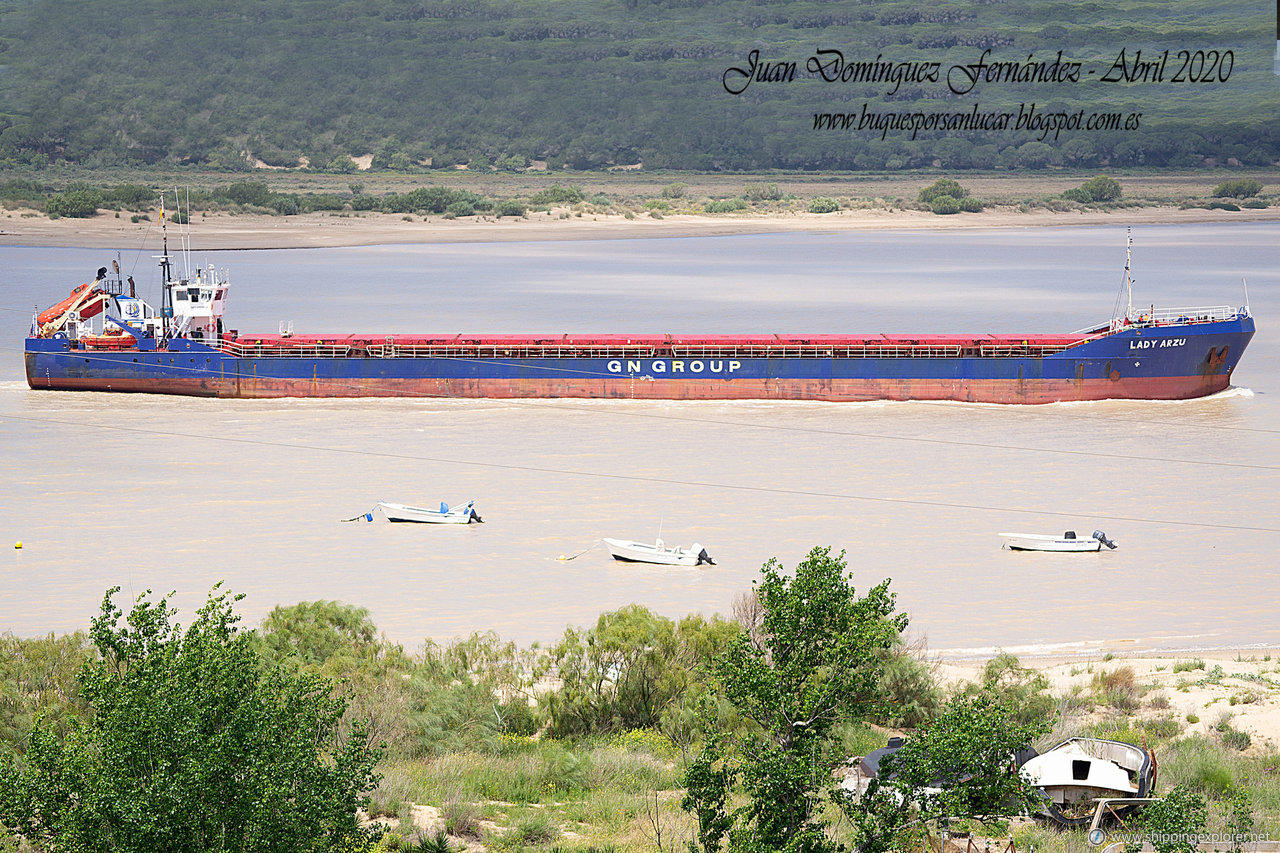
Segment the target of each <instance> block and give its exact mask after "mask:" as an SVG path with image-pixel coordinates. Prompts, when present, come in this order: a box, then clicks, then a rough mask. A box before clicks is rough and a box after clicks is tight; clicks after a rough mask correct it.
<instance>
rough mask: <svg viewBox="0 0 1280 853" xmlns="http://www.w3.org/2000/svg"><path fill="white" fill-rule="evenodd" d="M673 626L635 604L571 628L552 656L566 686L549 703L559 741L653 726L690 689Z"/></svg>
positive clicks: (548, 712)
mask: <svg viewBox="0 0 1280 853" xmlns="http://www.w3.org/2000/svg"><path fill="white" fill-rule="evenodd" d="M680 658H681V655H680V646H679V641H678V638H677V636H676V626H675V624H674V623H673V622H672V621H671V620H670V619H667V618H666V617H664V616H659V615H657V614H654V613H651V612H650V611H649V610H648V609H647V608H644V607H641V606H640V605H638V604H631V605H628V606H626V607H624V608H622V609H621V610H616V611H614V612H612V613H602V614H600V618H599V619H598V620H597V621H596V625H595V627H594V628H592V629H590V630H588V631H579V630H577V629H574V628H569V629H567V630H566V631H565V633H564V639H562V640H561V641H560V642H559V643H558V644H557V645H556V646H555V647H554V648H553V649H552V650H551V655H550V660H551V662H553V663H554V665H555V668H556V671H557V673H558V675H559V677H560V680H561V687H560V689H559V690H557V691H555V692H554V693H549V694H547V695H546V696H545V697H544V703H545V706H546V709H547V714H548V716H549V717H550V720H551V734H553V735H555V736H556V737H562V736H564V735H572V734H585V733H589V732H611V731H616V730H619V729H637V728H648V727H656V726H657V725H658V722H659V720H660V718H661V715H662V712H663V711H664V710H665V709H666V708H667V706H668V705H669V704H671V702H672V701H674V700H675V699H676V698H677V697H678V696H680V695H681V694H682V693H683V692H684V690H685V688H686V687H687V685H688V681H689V676H688V671H687V669H686V668H685V667H684V666H682V665H681V660H680Z"/></svg>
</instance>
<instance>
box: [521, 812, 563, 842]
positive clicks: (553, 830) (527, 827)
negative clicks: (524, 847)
mask: <svg viewBox="0 0 1280 853" xmlns="http://www.w3.org/2000/svg"><path fill="white" fill-rule="evenodd" d="M509 835H510V836H513V840H517V841H519V842H520V843H523V844H546V843H547V842H548V841H551V840H552V839H554V838H558V837H559V836H560V825H559V824H557V823H556V822H555V820H553V819H552V817H551V815H549V814H547V813H546V812H537V813H536V814H532V815H530V816H529V817H526V818H524V819H523V820H521V821H520V822H519V823H517V824H516V826H515V828H514V829H513V830H512V831H511V833H509Z"/></svg>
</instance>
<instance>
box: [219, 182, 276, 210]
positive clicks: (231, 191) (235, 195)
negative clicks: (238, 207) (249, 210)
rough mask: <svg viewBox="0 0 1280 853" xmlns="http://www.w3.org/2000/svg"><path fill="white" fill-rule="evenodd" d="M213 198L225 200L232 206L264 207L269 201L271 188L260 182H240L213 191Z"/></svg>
mask: <svg viewBox="0 0 1280 853" xmlns="http://www.w3.org/2000/svg"><path fill="white" fill-rule="evenodd" d="M214 198H225V199H226V200H227V201H230V202H232V203H233V204H245V205H252V206H253V207H266V206H267V205H268V204H269V203H270V201H271V188H270V187H268V186H267V185H266V184H265V183H263V182H262V181H241V182H240V183H235V184H231V185H229V186H226V187H222V188H221V189H218V190H215V191H214Z"/></svg>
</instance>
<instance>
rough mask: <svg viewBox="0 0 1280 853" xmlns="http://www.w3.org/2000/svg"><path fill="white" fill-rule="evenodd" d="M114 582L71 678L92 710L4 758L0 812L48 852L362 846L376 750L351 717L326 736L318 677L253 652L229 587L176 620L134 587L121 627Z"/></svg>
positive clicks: (262, 851) (327, 694)
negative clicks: (20, 755)
mask: <svg viewBox="0 0 1280 853" xmlns="http://www.w3.org/2000/svg"><path fill="white" fill-rule="evenodd" d="M118 589H119V588H118V587H117V588H115V589H112V590H110V591H108V592H107V594H106V596H105V597H104V598H103V602H102V612H101V614H100V615H99V616H98V617H97V618H96V619H95V620H94V622H93V629H92V631H91V636H92V639H93V641H94V644H95V645H96V646H97V649H98V652H99V654H100V655H101V659H100V660H96V661H92V662H90V663H87V664H86V665H85V666H84V667H83V668H82V670H81V672H80V676H79V679H80V683H81V691H82V693H83V695H84V698H85V700H86V701H87V702H88V705H89V708H90V712H91V713H90V715H89V716H88V718H87V720H85V721H84V722H78V721H77V722H76V723H74V724H73V725H72V726H71V728H70V730H69V732H68V733H67V736H66V738H65V740H59V739H58V738H57V737H55V735H54V733H53V732H52V731H51V730H50V729H49V728H48V727H46V726H43V725H38V726H37V727H36V729H35V730H34V732H33V733H32V736H31V743H30V748H29V750H28V752H27V754H26V756H25V759H24V760H23V761H21V762H9V763H7V764H5V765H4V766H3V767H0V823H3V824H4V825H5V826H6V827H8V828H9V829H11V830H12V831H14V832H16V833H17V834H19V835H21V836H23V837H25V838H26V839H27V840H28V841H29V842H30V843H32V844H33V845H35V846H37V847H39V848H42V849H50V850H68V851H99V850H101V851H107V850H111V851H117V850H120V851H155V850H164V851H168V853H181V851H193V853H194V851H201V853H204V851H209V850H219V851H257V852H258V853H269V851H285V850H288V851H310V850H334V849H343V850H360V849H363V848H365V847H367V846H368V844H369V843H370V842H371V841H372V840H373V839H372V837H371V836H370V835H369V833H368V832H367V831H366V830H363V829H361V828H360V827H359V826H358V824H357V821H356V808H357V807H358V806H359V805H361V804H362V801H363V795H364V793H365V792H366V791H369V790H370V789H372V788H373V787H374V785H375V784H376V782H377V777H376V776H375V774H374V772H373V766H374V763H375V761H376V759H377V752H376V750H373V749H371V748H369V746H368V745H367V743H366V740H365V737H364V734H363V732H362V731H360V727H359V726H356V730H355V731H353V732H352V735H351V737H349V738H347V739H345V741H343V740H340V739H339V738H338V737H337V735H336V733H337V730H338V723H339V721H340V719H341V718H342V714H343V710H344V704H343V702H342V701H341V700H338V699H334V698H332V696H331V690H330V684H329V682H328V681H326V680H325V679H322V678H319V677H316V676H312V675H306V674H303V675H289V674H287V673H286V672H284V671H283V670H281V669H280V668H278V667H272V666H268V665H266V664H264V663H263V660H262V658H261V656H260V655H259V654H258V652H257V649H256V648H255V646H254V644H253V642H252V638H251V635H249V634H247V633H242V632H239V631H237V629H236V628H235V623H236V622H237V621H238V617H237V616H235V615H234V614H233V612H232V607H231V602H230V601H228V598H227V595H226V594H221V593H218V594H211V595H210V596H209V600H208V602H207V603H206V604H205V606H204V607H203V608H202V609H201V610H200V611H199V612H198V614H197V616H196V620H195V622H194V623H193V624H192V625H191V627H189V628H188V629H187V630H186V631H185V632H183V630H182V629H181V626H178V625H175V624H173V623H172V621H171V619H172V617H173V615H174V613H175V611H174V610H173V609H172V608H170V607H169V605H168V601H167V599H164V598H162V599H160V600H159V601H158V602H156V603H152V602H150V601H147V600H146V595H144V596H142V597H140V598H139V599H138V601H137V602H136V603H135V605H134V608H133V610H132V612H131V613H130V614H129V615H128V617H127V619H126V624H124V625H121V624H120V618H121V616H122V612H121V611H120V610H119V609H118V608H117V607H115V605H114V604H113V603H112V600H111V599H112V596H113V595H114V594H115V593H116V592H118ZM215 593H216V588H215ZM148 595H149V593H148Z"/></svg>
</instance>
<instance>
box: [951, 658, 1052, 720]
mask: <svg viewBox="0 0 1280 853" xmlns="http://www.w3.org/2000/svg"><path fill="white" fill-rule="evenodd" d="M963 694H964V695H966V696H978V695H986V696H989V697H991V698H992V699H994V700H995V701H996V702H998V703H999V704H1000V705H1002V706H1003V707H1005V708H1007V709H1008V710H1009V714H1010V717H1011V719H1013V720H1015V721H1017V722H1019V723H1030V722H1032V721H1034V720H1042V719H1046V718H1048V717H1050V716H1052V715H1053V711H1054V699H1053V697H1052V696H1051V695H1050V694H1049V679H1048V678H1046V677H1045V675H1044V673H1042V672H1038V671H1036V670H1034V669H1031V668H1030V667H1025V666H1023V665H1022V664H1021V663H1020V662H1019V661H1018V658H1017V656H1016V655H1012V654H1010V653H1008V652H1001V653H1000V654H998V655H996V656H995V657H994V658H992V659H991V660H989V661H987V665H986V667H985V668H984V669H983V672H982V683H981V684H969V685H966V686H965V688H964V691H963Z"/></svg>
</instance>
